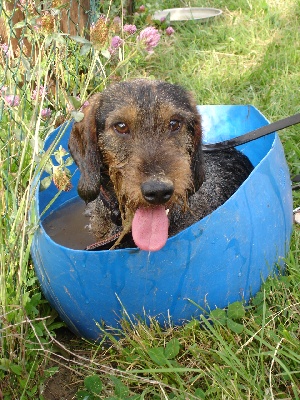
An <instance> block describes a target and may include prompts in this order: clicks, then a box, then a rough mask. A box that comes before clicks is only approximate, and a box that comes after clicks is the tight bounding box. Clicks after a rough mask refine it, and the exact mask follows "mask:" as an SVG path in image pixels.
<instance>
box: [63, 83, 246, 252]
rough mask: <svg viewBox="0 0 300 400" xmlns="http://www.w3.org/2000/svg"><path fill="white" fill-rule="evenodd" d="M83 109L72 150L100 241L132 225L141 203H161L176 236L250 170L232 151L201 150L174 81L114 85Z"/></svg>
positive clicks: (193, 112) (190, 105) (191, 103)
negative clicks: (204, 151) (167, 212)
mask: <svg viewBox="0 0 300 400" xmlns="http://www.w3.org/2000/svg"><path fill="white" fill-rule="evenodd" d="M84 114H85V116H84V119H83V120H82V121H81V122H77V123H75V124H74V126H73V129H72V132H71V136H70V141H69V149H70V152H71V154H72V156H73V158H74V160H75V162H76V164H77V165H78V167H79V170H80V173H81V177H80V181H79V184H78V193H79V195H80V196H81V197H82V198H83V199H84V200H85V201H86V202H87V203H90V202H91V204H90V205H89V210H90V213H91V227H92V230H93V232H94V234H95V236H96V237H97V239H98V240H102V239H105V238H107V237H108V236H110V235H113V234H115V233H116V232H118V231H120V230H121V229H123V231H124V232H125V233H126V232H128V231H130V227H131V222H132V218H133V215H134V213H135V211H136V210H137V209H138V208H139V207H153V206H154V205H160V204H164V205H165V207H166V209H169V215H168V217H169V235H174V234H176V233H178V232H179V231H181V230H182V229H184V228H186V227H188V226H189V225H191V224H193V223H194V222H196V221H198V220H199V219H201V218H203V217H204V216H206V215H207V214H209V213H211V212H212V211H213V210H215V209H216V208H217V207H218V206H220V205H221V204H223V203H224V202H225V201H226V200H227V199H228V198H229V197H230V196H231V195H232V194H233V193H234V192H235V191H236V190H237V189H238V187H239V186H240V185H241V184H242V182H243V181H244V180H245V179H246V178H247V177H248V175H249V173H250V172H251V170H252V168H253V167H252V165H251V163H250V162H249V160H248V158H247V157H245V156H244V155H242V154H241V153H240V152H238V151H236V150H235V149H230V150H226V151H219V152H214V153H205V154H203V152H202V147H201V136H202V129H201V117H200V115H199V113H198V112H197V109H196V103H195V100H194V99H193V96H192V95H191V94H190V93H189V92H187V91H186V90H184V89H183V88H182V87H180V86H177V85H172V84H169V83H166V82H160V81H150V80H143V79H141V80H133V81H128V82H122V83H118V84H115V85H113V86H111V87H109V88H108V89H106V90H104V91H103V92H102V93H101V94H100V93H99V94H96V95H94V96H93V97H92V98H91V99H90V102H89V106H88V107H86V108H85V109H84ZM100 188H101V190H100ZM125 245H128V243H127V244H125Z"/></svg>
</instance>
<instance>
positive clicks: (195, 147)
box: [188, 93, 204, 192]
mask: <svg viewBox="0 0 300 400" xmlns="http://www.w3.org/2000/svg"><path fill="white" fill-rule="evenodd" d="M188 96H189V103H190V107H191V111H192V115H193V117H192V118H191V121H190V122H189V127H188V129H189V131H190V133H191V135H192V141H193V143H192V152H191V171H192V179H193V185H194V187H193V189H194V191H195V192H197V191H198V190H199V188H200V186H201V185H202V183H203V182H204V163H203V151H202V123H201V115H200V114H199V113H198V110H197V106H196V100H195V98H194V96H193V94H192V93H188Z"/></svg>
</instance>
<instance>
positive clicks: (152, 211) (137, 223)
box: [132, 206, 169, 251]
mask: <svg viewBox="0 0 300 400" xmlns="http://www.w3.org/2000/svg"><path fill="white" fill-rule="evenodd" d="M168 229H169V220H168V217H167V215H166V210H165V207H163V206H157V207H150V208H138V209H137V210H136V212H135V214H134V217H133V221H132V237H133V240H134V243H135V244H136V245H137V247H139V248H140V249H141V250H146V251H157V250H160V249H161V248H162V247H164V245H165V244H166V241H167V239H168Z"/></svg>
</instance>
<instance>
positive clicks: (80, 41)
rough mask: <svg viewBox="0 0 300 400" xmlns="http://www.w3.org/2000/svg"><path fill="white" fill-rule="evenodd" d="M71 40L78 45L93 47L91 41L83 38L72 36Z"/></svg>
mask: <svg viewBox="0 0 300 400" xmlns="http://www.w3.org/2000/svg"><path fill="white" fill-rule="evenodd" d="M70 39H72V40H74V42H77V43H81V44H89V45H90V46H91V45H92V43H91V42H90V41H89V40H87V39H85V38H84V37H82V36H70Z"/></svg>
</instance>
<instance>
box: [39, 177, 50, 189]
mask: <svg viewBox="0 0 300 400" xmlns="http://www.w3.org/2000/svg"><path fill="white" fill-rule="evenodd" d="M51 182H52V178H51V176H47V177H46V178H44V179H42V180H41V182H40V190H41V191H42V190H45V189H47V188H48V187H49V186H50V185H51Z"/></svg>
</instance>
